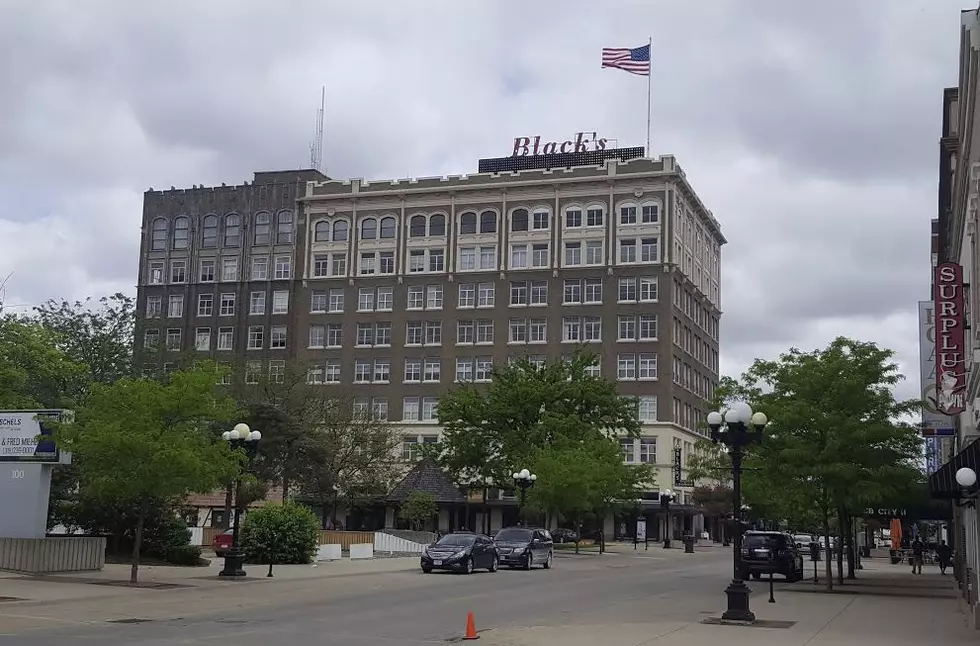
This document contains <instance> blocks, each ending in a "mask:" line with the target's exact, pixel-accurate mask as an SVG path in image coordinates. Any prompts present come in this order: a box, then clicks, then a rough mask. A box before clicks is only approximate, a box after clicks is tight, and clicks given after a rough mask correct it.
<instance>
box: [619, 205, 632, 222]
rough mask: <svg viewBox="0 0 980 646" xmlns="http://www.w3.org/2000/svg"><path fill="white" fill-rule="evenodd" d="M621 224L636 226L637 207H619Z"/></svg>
mask: <svg viewBox="0 0 980 646" xmlns="http://www.w3.org/2000/svg"><path fill="white" fill-rule="evenodd" d="M619 223H620V224H636V207H635V206H621V207H619Z"/></svg>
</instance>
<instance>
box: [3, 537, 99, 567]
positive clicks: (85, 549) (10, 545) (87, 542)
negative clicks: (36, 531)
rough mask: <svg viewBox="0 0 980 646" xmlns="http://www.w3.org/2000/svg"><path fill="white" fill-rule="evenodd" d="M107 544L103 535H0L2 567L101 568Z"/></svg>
mask: <svg viewBox="0 0 980 646" xmlns="http://www.w3.org/2000/svg"><path fill="white" fill-rule="evenodd" d="M105 544H106V539H105V538H104V537H101V536H78V537H72V538H60V537H51V538H0V570H7V571H10V572H24V573H26V574H53V573H55V572H86V571H92V570H101V569H102V568H103V567H104V566H105Z"/></svg>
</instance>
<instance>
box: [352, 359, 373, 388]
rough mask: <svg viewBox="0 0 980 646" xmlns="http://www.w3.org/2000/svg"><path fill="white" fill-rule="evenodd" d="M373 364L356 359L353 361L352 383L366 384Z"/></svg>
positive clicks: (369, 379)
mask: <svg viewBox="0 0 980 646" xmlns="http://www.w3.org/2000/svg"><path fill="white" fill-rule="evenodd" d="M372 372H373V366H372V365H371V362H370V361H365V360H363V359H356V360H355V361H354V383H355V384H366V383H370V382H371V374H372Z"/></svg>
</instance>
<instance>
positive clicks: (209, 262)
mask: <svg viewBox="0 0 980 646" xmlns="http://www.w3.org/2000/svg"><path fill="white" fill-rule="evenodd" d="M215 274H216V269H215V262H214V258H202V259H201V273H200V281H201V282H202V283H213V282H214V277H215Z"/></svg>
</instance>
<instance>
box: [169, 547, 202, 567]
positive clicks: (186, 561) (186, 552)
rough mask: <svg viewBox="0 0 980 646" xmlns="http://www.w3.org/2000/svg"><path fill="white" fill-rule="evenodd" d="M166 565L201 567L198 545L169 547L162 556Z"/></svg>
mask: <svg viewBox="0 0 980 646" xmlns="http://www.w3.org/2000/svg"><path fill="white" fill-rule="evenodd" d="M163 559H164V560H165V561H166V562H167V563H173V564H174V565H201V546H200V545H181V546H179V547H171V548H169V549H168V550H167V551H166V553H165V554H164V555H163Z"/></svg>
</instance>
